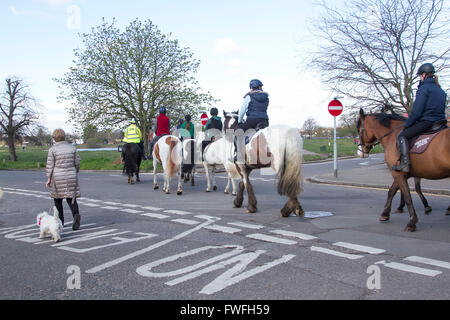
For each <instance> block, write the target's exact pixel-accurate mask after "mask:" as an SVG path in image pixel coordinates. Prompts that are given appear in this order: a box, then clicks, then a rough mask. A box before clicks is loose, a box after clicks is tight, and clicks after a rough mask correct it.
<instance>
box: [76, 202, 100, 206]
mask: <svg viewBox="0 0 450 320" xmlns="http://www.w3.org/2000/svg"><path fill="white" fill-rule="evenodd" d="M78 203H80V204H82V205H84V206H88V207H100V204H96V203H89V202H80V201H78Z"/></svg>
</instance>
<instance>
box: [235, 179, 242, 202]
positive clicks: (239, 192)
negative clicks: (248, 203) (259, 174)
mask: <svg viewBox="0 0 450 320" xmlns="http://www.w3.org/2000/svg"><path fill="white" fill-rule="evenodd" d="M243 201H244V181H242V179H241V181H239V191H238V193H237V195H236V198H235V199H234V202H233V204H234V207H235V208H240V207H242V202H243Z"/></svg>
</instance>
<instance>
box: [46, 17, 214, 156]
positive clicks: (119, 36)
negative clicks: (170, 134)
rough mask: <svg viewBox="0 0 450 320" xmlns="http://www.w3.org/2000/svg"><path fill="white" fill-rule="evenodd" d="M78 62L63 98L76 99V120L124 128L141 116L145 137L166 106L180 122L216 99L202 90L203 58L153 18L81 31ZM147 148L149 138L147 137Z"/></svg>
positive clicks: (63, 85) (64, 85)
mask: <svg viewBox="0 0 450 320" xmlns="http://www.w3.org/2000/svg"><path fill="white" fill-rule="evenodd" d="M81 38H82V42H83V45H84V47H83V48H81V49H75V50H74V51H75V60H74V66H72V67H71V68H70V70H69V71H68V72H67V73H65V75H64V76H63V77H62V78H60V79H55V80H56V81H57V82H58V83H59V88H60V90H61V94H60V100H69V101H71V103H72V104H71V107H70V108H69V109H68V113H69V114H70V115H71V119H72V122H73V123H74V124H78V125H81V126H82V127H86V126H89V125H93V126H96V127H98V128H99V129H104V128H116V129H117V128H124V127H125V126H126V125H127V124H128V122H129V120H130V119H132V118H135V119H136V122H137V125H138V127H139V128H140V129H141V131H142V134H143V136H144V137H145V134H146V133H147V132H149V130H150V129H152V120H153V119H154V118H155V117H156V115H157V113H158V109H159V107H161V106H164V107H166V108H167V110H168V112H167V115H168V116H169V117H170V118H171V119H172V122H173V123H174V121H175V119H176V118H180V117H182V115H184V114H185V113H186V112H189V113H190V114H191V115H192V116H193V117H194V116H195V115H197V114H198V112H199V110H200V109H201V108H202V105H203V104H205V103H211V102H212V101H214V99H213V98H212V96H211V95H210V94H209V93H203V92H201V89H200V88H199V87H198V85H197V81H196V79H195V77H194V74H195V73H196V72H197V68H198V66H199V64H200V62H199V61H198V60H196V59H194V57H193V53H192V52H190V51H189V48H182V47H180V45H179V43H178V41H177V40H173V39H171V34H168V35H166V34H163V33H162V32H161V31H160V30H159V29H158V27H157V26H155V25H154V24H153V23H152V22H151V21H150V20H147V21H145V22H141V21H139V20H138V19H136V20H134V21H133V22H131V23H130V24H129V25H128V26H127V27H126V28H125V30H124V31H120V30H119V29H118V28H116V26H115V21H114V20H113V22H112V23H107V22H105V20H104V21H103V23H102V24H101V25H100V26H98V27H96V28H93V29H92V32H91V33H89V34H82V35H81ZM144 142H145V144H146V148H145V150H147V143H148V139H144Z"/></svg>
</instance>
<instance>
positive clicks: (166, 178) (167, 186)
mask: <svg viewBox="0 0 450 320" xmlns="http://www.w3.org/2000/svg"><path fill="white" fill-rule="evenodd" d="M164 171H165V172H164V188H163V191H164V192H165V193H166V194H170V177H169V174H168V173H167V170H164Z"/></svg>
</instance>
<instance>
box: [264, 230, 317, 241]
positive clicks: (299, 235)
mask: <svg viewBox="0 0 450 320" xmlns="http://www.w3.org/2000/svg"><path fill="white" fill-rule="evenodd" d="M270 232H272V233H275V234H279V235H282V236H287V237H294V238H299V239H301V240H313V239H317V237H314V236H311V235H309V234H305V233H300V232H292V231H287V230H271V231H270Z"/></svg>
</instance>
